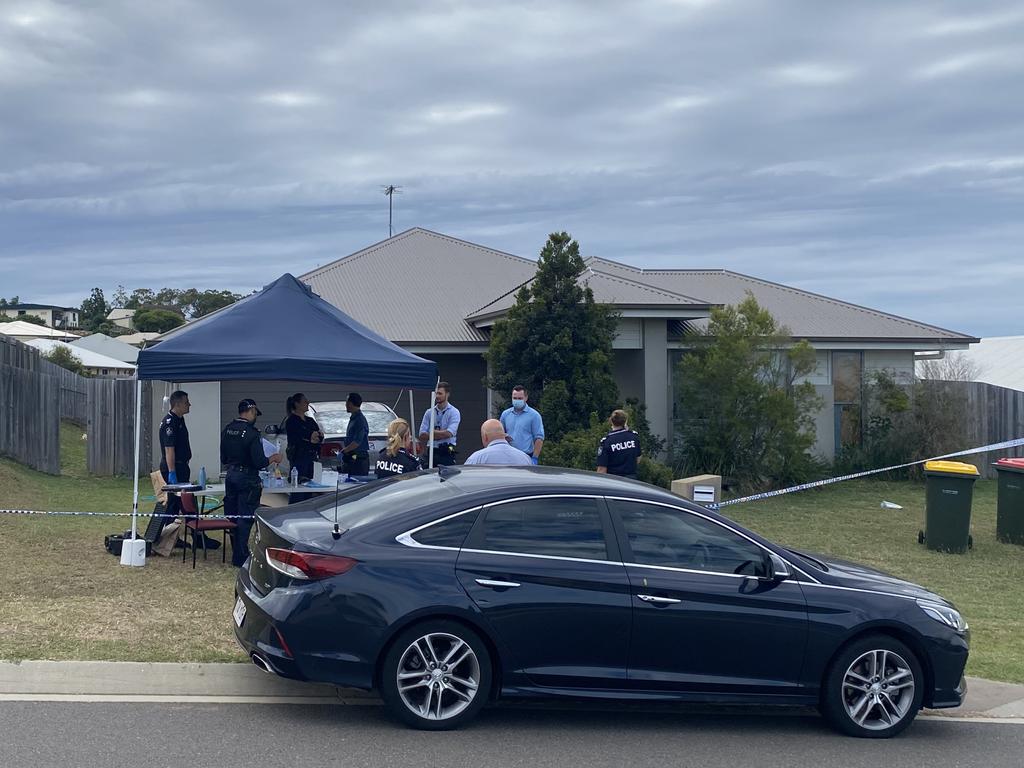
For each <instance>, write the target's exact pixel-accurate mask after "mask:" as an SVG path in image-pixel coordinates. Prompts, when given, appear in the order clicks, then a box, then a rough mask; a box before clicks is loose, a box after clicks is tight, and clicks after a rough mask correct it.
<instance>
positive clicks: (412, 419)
mask: <svg viewBox="0 0 1024 768" xmlns="http://www.w3.org/2000/svg"><path fill="white" fill-rule="evenodd" d="M416 426H417V425H416V406H414V405H413V404H412V387H409V431H410V432H412V434H413V435H417V437H416V439H417V440H419V437H418V434H419V433H417V432H413V430H414V429H416ZM416 458H417V459H418V458H419V456H418V455H417V457H416Z"/></svg>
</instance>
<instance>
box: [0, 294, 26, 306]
mask: <svg viewBox="0 0 1024 768" xmlns="http://www.w3.org/2000/svg"><path fill="white" fill-rule="evenodd" d="M19 304H21V297H19V296H11V298H9V299H5V298H4V297H2V296H0V309H4V308H5V307H16V306H18V305H19Z"/></svg>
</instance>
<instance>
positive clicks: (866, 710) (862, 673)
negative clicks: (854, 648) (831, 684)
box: [842, 649, 915, 731]
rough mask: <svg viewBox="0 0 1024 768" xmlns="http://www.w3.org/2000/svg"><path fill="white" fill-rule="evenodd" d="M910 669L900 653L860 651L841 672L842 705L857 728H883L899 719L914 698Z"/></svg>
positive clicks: (912, 678)
mask: <svg viewBox="0 0 1024 768" xmlns="http://www.w3.org/2000/svg"><path fill="white" fill-rule="evenodd" d="M914 687H915V680H914V672H913V670H912V669H911V667H910V665H909V664H908V663H907V661H906V659H904V658H903V657H902V656H901V655H900V654H898V653H895V652H894V651H890V650H885V649H876V650H871V651H867V652H865V653H862V654H861V655H860V656H858V657H857V658H856V659H854V661H853V663H852V664H850V666H849V667H847V669H846V673H845V674H844V675H843V693H842V696H843V706H844V707H845V708H846V714H847V715H849V717H850V719H851V720H852V721H853V722H854V723H856V724H857V725H858V726H860V727H861V728H865V729H867V730H870V731H883V730H885V729H887V728H892V727H893V726H894V725H896V724H897V723H899V722H901V721H902V720H903V719H904V718H905V717H906V716H907V714H908V713H909V712H910V711H911V708H912V707H913V702H914Z"/></svg>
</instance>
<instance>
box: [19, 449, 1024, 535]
mask: <svg viewBox="0 0 1024 768" xmlns="http://www.w3.org/2000/svg"><path fill="white" fill-rule="evenodd" d="M1022 445H1024V437H1018V438H1016V439H1014V440H1005V441H1003V442H1001V443H992V444H991V445H982V446H980V447H978V448H968V449H967V450H966V451H955V452H954V453H944V454H943V455H942V456H934V457H932V458H930V459H921V460H920V461H908V462H907V463H906V464H896V465H894V466H892V467H882V468H881V469H867V470H864V471H863V472H854V473H853V474H850V475H840V476H839V477H827V478H825V479H824V480H814V481H813V482H810V483H801V484H800V485H794V486H791V487H789V488H781V489H779V490H777V491H764V492H762V493H754V494H751V495H750V496H742V497H740V498H738V499H729V500H728V501H722V502H718V503H712V504H705V505H703V506H705V507H707V508H708V509H721V508H722V507H728V506H731V505H733V504H743V503H745V502H748V501H761V500H762V499H771V498H774V497H775V496H783V495H785V494H787V493H796V492H797V491H807V490H810V489H811V488H821V487H822V486H824V485H832V484H833V483H841V482H843V481H844V480H856V479H857V478H859V477H868V476H869V475H878V474H881V473H883V472H893V471H895V470H897V469H906V468H907V467H914V466H917V465H918V464H924V463H925V462H928V461H941V460H942V459H953V458H956V457H957V456H969V455H970V454H972V453H988V452H989V451H1004V450H1006V449H1008V448H1017V447H1019V446H1022ZM132 514H133V513H131V512H44V511H40V510H34V509H0V515H49V516H56V517H132ZM138 514H139V517H150V516H152V513H151V512H139V513H138ZM194 517H195V515H188V516H184V517H183V519H188V518H194ZM245 517H246V516H245V515H203V516H202V518H203V520H241V519H243V518H245Z"/></svg>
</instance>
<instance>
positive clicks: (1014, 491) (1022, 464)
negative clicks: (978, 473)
mask: <svg viewBox="0 0 1024 768" xmlns="http://www.w3.org/2000/svg"><path fill="white" fill-rule="evenodd" d="M992 466H994V467H995V468H996V474H997V475H998V476H999V490H998V491H997V496H996V539H997V540H998V541H1001V542H1003V543H1004V544H1024V459H1000V460H999V461H997V462H996V463H995V464H993V465H992Z"/></svg>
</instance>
